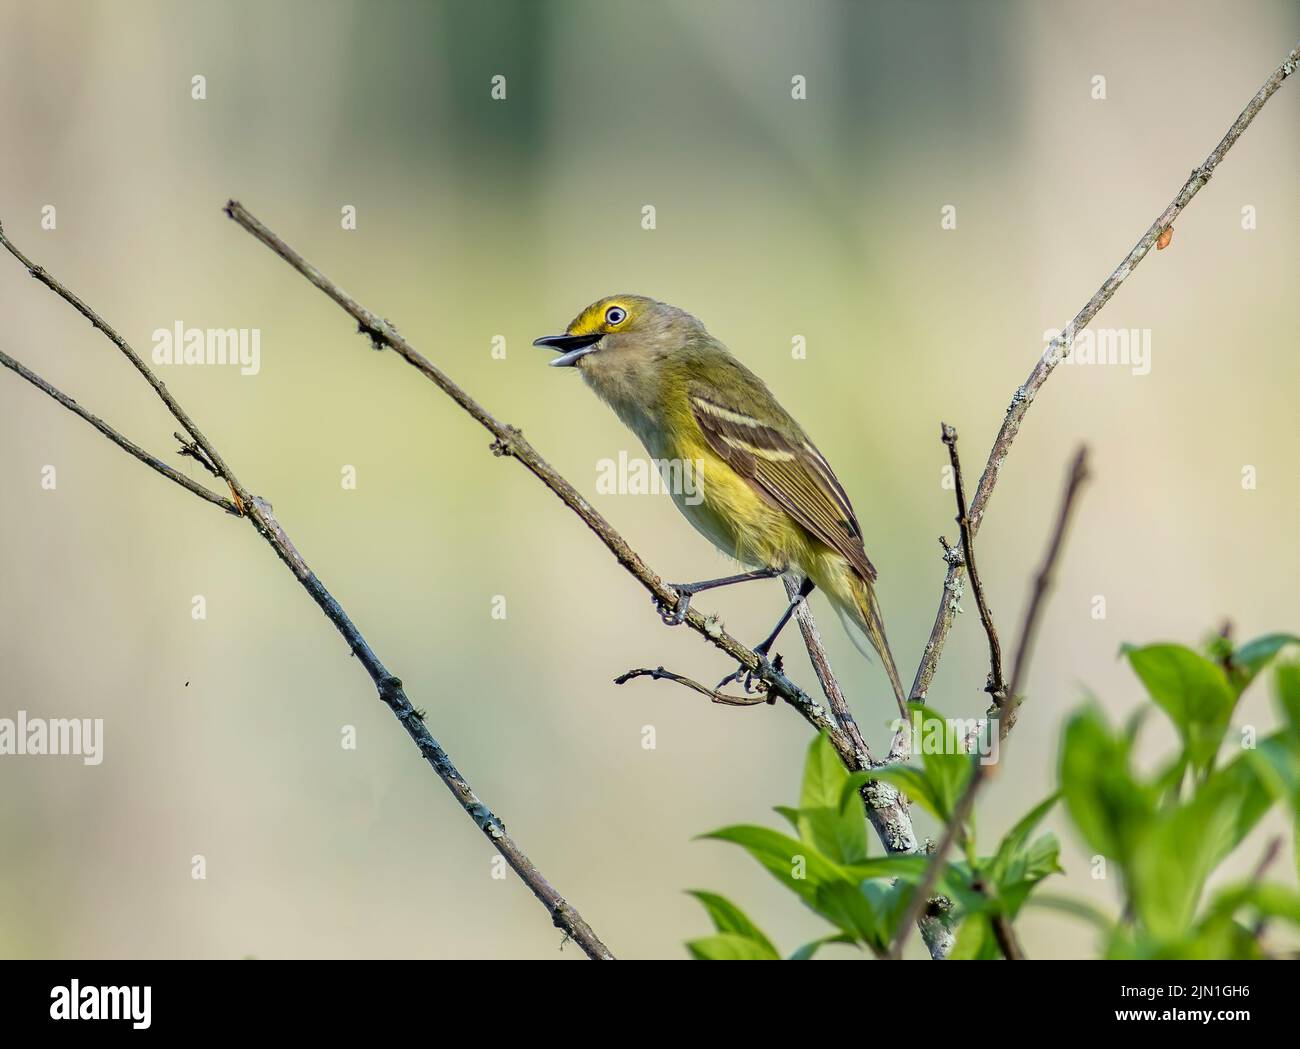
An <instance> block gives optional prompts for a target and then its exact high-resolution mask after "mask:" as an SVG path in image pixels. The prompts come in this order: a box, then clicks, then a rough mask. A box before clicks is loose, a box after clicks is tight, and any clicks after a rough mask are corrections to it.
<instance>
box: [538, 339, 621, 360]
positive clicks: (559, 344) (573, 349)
mask: <svg viewBox="0 0 1300 1049" xmlns="http://www.w3.org/2000/svg"><path fill="white" fill-rule="evenodd" d="M604 337H605V336H604V335H599V334H597V335H548V336H546V338H544V339H538V340H537V341H536V342H534V343H533V345H534V346H545V347H547V348H548V349H553V350H564V351H565V352H564V353H563V354H561V355H560V356H559V357H556V358H555V360H553V361H551V367H552V368H571V367H573V365H575V364H577V363H578V359H579V358H580V357H585V356H587V354H589V353H590V352H591V351H592V350H594V349H595V348H596V343H598V342H600V340H601V339H603V338H604Z"/></svg>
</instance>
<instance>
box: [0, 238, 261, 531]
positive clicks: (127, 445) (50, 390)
mask: <svg viewBox="0 0 1300 1049" xmlns="http://www.w3.org/2000/svg"><path fill="white" fill-rule="evenodd" d="M0 236H3V231H0ZM0 364H3V365H4V366H5V367H6V368H8V369H9V370H10V371H13V372H16V373H17V374H19V375H21V376H22V377H23V378H24V379H26V380H27V381H28V382H29V383H31V384H32V385H33V386H35V387H36V388H37V389H38V390H40V391H41V392H42V393H44V394H46V395H48V396H50V397H53V398H54V399H55V400H56V401H58V402H59V403H60V404H61V405H63V407H65V408H67V409H68V411H70V412H72V413H73V414H74V415H79V416H80V417H81V418H83V419H85V420H86V422H88V423H90V425H91V426H93V427H94V428H95V429H96V430H98V431H99V432H100V433H102V434H103V435H104V436H105V437H107V438H108V439H109V440H110V441H112V442H113V443H114V444H115V445H117V446H118V447H119V448H121V449H122V451H124V452H126V453H127V454H128V455H132V456H134V457H135V458H137V459H139V460H140V461H141V462H142V463H144V464H145V466H147V467H149V468H150V469H152V470H157V471H158V472H159V473H160V474H162V475H163V476H164V477H166V478H167V479H168V480H169V481H175V482H176V483H177V484H178V485H180V486H181V487H182V488H184V489H185V490H186V491H187V492H192V493H193V494H194V495H197V496H198V497H199V498H200V499H206V500H207V501H208V502H210V503H212V504H213V505H214V506H219V507H221V509H223V510H225V511H226V513H228V514H234V515H235V516H239V510H238V509H236V507H235V504H234V503H232V502H231V501H230V500H229V499H226V498H223V497H222V496H219V495H217V494H216V493H215V492H211V491H209V490H208V489H207V488H204V487H203V485H201V484H197V483H196V482H194V481H191V480H190V479H189V478H188V477H186V476H185V475H184V474H183V473H181V472H180V471H179V470H176V469H174V468H172V467H170V466H168V465H167V464H166V463H165V462H163V461H162V460H161V459H159V458H158V457H157V456H154V455H152V454H150V453H149V452H147V451H145V450H144V449H143V448H141V447H140V446H139V445H138V444H135V443H134V442H133V441H131V440H129V439H128V438H126V437H123V436H122V435H121V434H120V433H118V432H117V431H116V430H115V429H113V427H111V426H109V425H108V423H106V422H104V420H103V419H101V418H99V416H97V415H93V414H91V413H90V412H88V411H86V409H85V408H83V407H82V406H81V405H79V404H78V403H77V402H76V401H74V400H73V399H72V398H71V397H69V396H68V395H67V394H66V393H64V392H63V391H62V390H60V389H58V388H57V387H55V386H53V385H51V384H50V383H48V382H46V381H45V380H44V379H42V378H41V377H40V376H39V375H37V374H36V373H35V372H34V371H32V370H31V369H29V368H27V367H26V366H25V365H23V364H22V363H21V362H20V361H16V360H14V359H13V358H12V357H10V356H9V354H7V353H5V352H3V351H0Z"/></svg>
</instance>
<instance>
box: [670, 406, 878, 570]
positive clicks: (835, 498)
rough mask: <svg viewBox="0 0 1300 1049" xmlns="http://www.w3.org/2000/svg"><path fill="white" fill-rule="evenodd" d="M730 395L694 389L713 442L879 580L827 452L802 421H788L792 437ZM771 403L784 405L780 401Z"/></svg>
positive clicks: (696, 411) (764, 490) (699, 416)
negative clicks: (805, 430) (733, 401)
mask: <svg viewBox="0 0 1300 1049" xmlns="http://www.w3.org/2000/svg"><path fill="white" fill-rule="evenodd" d="M726 401H727V398H725V397H724V396H721V395H720V394H719V392H718V391H717V389H716V388H710V387H705V386H695V387H693V388H692V390H691V393H690V404H691V413H692V414H693V415H694V417H695V421H696V423H697V424H698V425H699V427H700V430H701V431H703V433H704V436H705V439H706V440H707V441H708V442H709V447H710V448H712V449H713V451H715V452H716V453H717V454H718V455H719V456H720V457H721V458H722V459H723V461H724V462H726V463H727V465H729V466H730V467H731V468H732V469H733V470H735V471H736V472H737V473H738V474H740V475H741V476H742V477H744V478H745V479H746V480H747V481H749V483H750V484H752V485H754V486H755V487H756V488H757V489H758V491H759V492H760V493H761V494H763V495H765V496H766V497H767V498H769V499H771V500H772V501H773V502H774V503H776V504H777V505H778V506H779V507H781V509H783V510H785V512H786V513H788V514H789V515H790V516H791V517H793V518H794V519H795V521H797V522H798V523H799V524H800V525H802V526H803V527H804V528H805V529H807V531H809V532H811V533H812V534H813V535H814V536H816V537H817V538H818V539H820V540H821V541H822V542H823V543H825V544H826V545H827V546H829V547H831V548H833V549H835V550H838V551H839V552H840V553H841V554H843V555H844V557H845V558H847V559H848V562H849V564H851V565H852V566H853V567H854V569H855V570H856V571H857V572H858V573H859V574H860V575H861V576H862V577H863V578H864V579H866V580H868V581H874V580H875V578H876V569H875V566H874V565H872V563H871V562H870V561H869V560H868V559H867V552H866V550H865V549H864V548H863V545H862V529H861V528H859V527H858V519H857V517H856V516H855V515H854V513H853V507H852V505H851V504H850V503H849V497H848V496H847V495H846V494H845V492H844V488H843V487H842V486H841V485H840V482H839V481H838V480H837V479H836V477H835V473H834V472H833V471H832V470H831V467H830V464H829V463H828V462H827V461H826V459H825V457H824V456H823V455H822V453H821V452H819V451H818V450H817V449H816V447H815V446H814V445H813V443H812V441H810V440H808V439H807V438H806V437H804V436H803V433H802V431H801V430H800V429H799V428H798V426H792V427H788V429H792V430H793V431H794V433H795V434H796V435H797V436H794V437H787V436H786V435H785V434H784V433H782V432H781V430H779V429H777V428H776V427H774V426H771V425H769V424H767V423H764V422H763V421H761V420H760V419H759V418H756V416H755V414H751V413H750V412H746V411H744V410H742V409H741V408H739V407H737V406H734V405H730V404H728V403H726ZM772 407H773V408H774V409H775V410H777V411H780V409H779V408H777V407H776V405H775V402H773V405H772ZM764 414H766V413H764ZM781 414H782V415H784V412H782V413H781Z"/></svg>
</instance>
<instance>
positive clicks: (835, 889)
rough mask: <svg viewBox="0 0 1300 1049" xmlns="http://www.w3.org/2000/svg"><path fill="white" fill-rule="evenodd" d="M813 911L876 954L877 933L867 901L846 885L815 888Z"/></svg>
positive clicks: (858, 892)
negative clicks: (815, 905)
mask: <svg viewBox="0 0 1300 1049" xmlns="http://www.w3.org/2000/svg"><path fill="white" fill-rule="evenodd" d="M817 910H818V912H819V913H820V914H823V915H825V916H826V917H827V918H829V919H830V920H831V921H832V922H834V923H835V924H836V925H837V926H838V927H839V928H840V929H841V930H843V932H844V933H845V934H846V935H848V936H851V937H853V939H854V940H855V941H857V942H858V943H862V944H866V945H867V946H869V947H871V948H873V949H875V950H879V949H880V930H879V926H878V923H877V920H876V914H875V911H874V910H873V909H872V907H871V903H870V901H869V900H868V899H867V897H866V896H865V895H863V893H862V892H861V891H860V890H859V888H858V886H856V885H854V884H853V883H852V882H850V881H835V882H829V883H828V884H826V885H821V886H818V888H817Z"/></svg>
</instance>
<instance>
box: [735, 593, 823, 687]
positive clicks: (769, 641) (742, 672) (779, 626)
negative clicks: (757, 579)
mask: <svg viewBox="0 0 1300 1049" xmlns="http://www.w3.org/2000/svg"><path fill="white" fill-rule="evenodd" d="M816 588H817V584H816V583H814V582H813V581H812V580H811V579H809V578H807V577H806V576H805V577H804V581H803V583H802V584H800V586H799V592H798V593H797V594H795V596H794V598H793V600H791V602H790V604H789V605H787V606H786V609H785V611H784V612H782V613H781V618H780V619H778V620H777V621H776V626H775V627H774V628H773V630H772V632H771V633H770V634H768V635H767V637H766V638H765V639H764V640H763V641H761V642H759V643H758V644H757V645H755V646H754V652H755V654H757V655H758V657H759V658H760V659H763V660H766V659H767V654H768V652H770V651H771V650H772V646H773V645H774V644H776V639H777V638H778V637H779V636H780V635H781V631H782V630H784V629H785V625H786V624H787V623H788V622H790V617H791V616H792V615H794V613H795V610H796V609H797V608H798V607H799V603H800V602H801V601H803V600H804V599H805V598H807V597H808V595H809V594H811V593H812V592H813V591H814V590H815V589H816ZM741 677H744V679H745V691H746V692H749V691H751V689H750V685H751V684H752V683H753V679H754V672H753V671H752V670H747V669H746V668H745V667H743V666H742V667H740V669H738V670H737V671H736V672H735V673H734V674H728V675H727V676H726V677H724V678H723V679H722V680H721V681H719V682H718V688H723V687H725V686H726V685H729V684H730V683H731V682H733V681H739V680H740V679H741Z"/></svg>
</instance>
